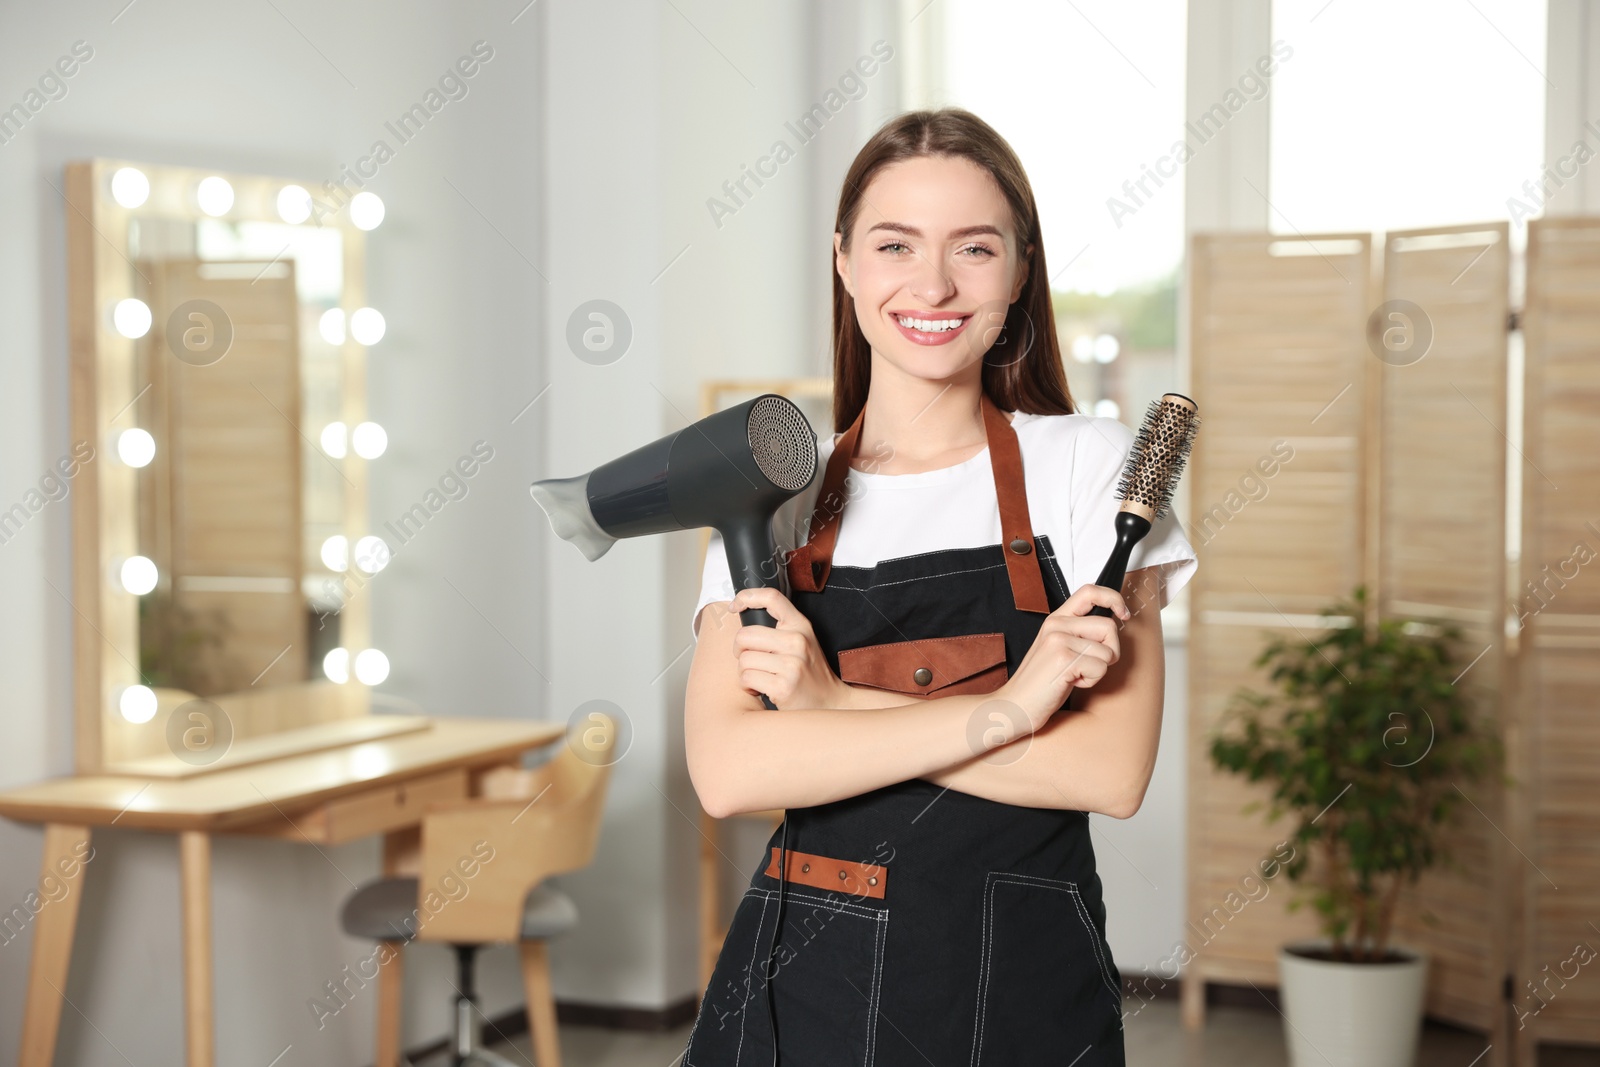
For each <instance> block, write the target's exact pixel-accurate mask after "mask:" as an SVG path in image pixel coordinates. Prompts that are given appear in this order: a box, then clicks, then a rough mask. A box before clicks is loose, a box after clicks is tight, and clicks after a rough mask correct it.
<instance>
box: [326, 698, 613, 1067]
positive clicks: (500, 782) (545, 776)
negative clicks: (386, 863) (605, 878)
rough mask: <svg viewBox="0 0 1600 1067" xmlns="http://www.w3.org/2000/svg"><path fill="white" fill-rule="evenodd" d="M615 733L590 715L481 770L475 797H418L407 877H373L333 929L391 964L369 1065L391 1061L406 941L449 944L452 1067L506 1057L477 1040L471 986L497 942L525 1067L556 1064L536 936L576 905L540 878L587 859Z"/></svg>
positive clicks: (571, 919) (388, 1066)
mask: <svg viewBox="0 0 1600 1067" xmlns="http://www.w3.org/2000/svg"><path fill="white" fill-rule="evenodd" d="M616 737H617V724H616V722H615V720H613V719H612V718H611V717H609V716H607V715H604V714H603V713H596V714H594V715H592V716H591V717H590V719H589V721H588V722H587V723H586V724H585V726H584V727H583V728H581V729H580V730H577V731H574V732H573V733H572V734H569V735H568V738H567V743H566V746H565V747H564V748H563V749H562V750H561V751H560V753H558V754H557V755H556V756H554V757H552V758H551V759H549V760H548V761H546V762H545V763H544V764H542V765H541V766H539V767H537V768H534V769H532V770H523V769H521V768H503V769H501V770H498V771H495V772H492V773H491V774H490V775H486V776H485V779H484V782H483V785H482V791H483V793H484V795H483V796H479V797H474V798H472V799H468V800H454V801H442V802H435V803H433V804H430V805H429V806H428V807H427V809H426V811H425V812H424V814H423V818H422V830H421V851H420V863H419V864H418V866H417V874H416V876H415V877H409V876H406V877H401V876H391V877H383V878H377V879H374V880H373V881H370V882H367V883H366V884H364V885H362V886H361V887H359V888H358V889H357V890H356V891H355V892H354V893H352V894H351V895H350V896H349V897H348V898H346V900H345V902H344V907H343V909H342V911H341V915H340V920H341V922H342V924H343V927H344V930H345V932H346V933H348V934H350V935H352V936H354V937H367V938H371V939H373V940H375V941H379V942H382V943H383V944H384V945H385V946H386V947H387V948H388V949H389V952H388V953H386V954H384V956H385V959H384V961H383V963H382V966H384V967H391V966H392V967H394V968H396V970H395V977H394V979H393V981H394V982H395V994H396V995H394V996H392V997H390V998H388V1000H387V1002H386V1003H385V1004H384V1005H383V1006H382V1007H380V1010H379V1019H378V1056H377V1067H397V1065H398V1061H399V1047H400V1019H399V999H400V998H399V996H398V985H399V982H400V975H401V974H403V973H404V972H403V970H401V969H400V964H401V949H402V947H403V946H404V945H405V943H407V942H409V941H413V940H421V941H435V942H444V943H448V944H450V945H451V946H452V947H453V948H454V949H455V953H456V966H457V978H456V982H455V1025H454V1033H453V1035H452V1038H451V1044H452V1057H453V1058H452V1060H451V1063H452V1064H453V1065H455V1067H467V1065H471V1067H478V1065H495V1067H499V1065H508V1067H509V1065H511V1064H512V1063H513V1061H510V1060H507V1059H505V1058H503V1057H501V1056H497V1055H495V1054H494V1053H492V1052H488V1051H486V1050H485V1049H483V1048H482V1047H481V1045H482V1020H483V1013H482V1011H481V1009H480V1008H479V1006H478V999H477V994H476V991H475V988H474V987H475V981H474V962H475V959H476V955H477V952H478V949H479V948H480V947H482V946H484V945H491V944H507V943H516V944H517V945H518V946H519V950H520V952H521V956H522V978H523V985H524V989H525V992H526V996H527V1011H528V1032H529V1036H530V1038H531V1044H532V1046H533V1052H534V1057H535V1064H536V1067H560V1065H561V1051H560V1044H559V1042H558V1040H557V1034H556V1011H555V1000H554V997H553V995H552V992H551V987H550V968H549V958H548V956H547V954H546V945H545V942H546V941H547V940H548V939H549V938H552V937H556V936H559V935H560V934H563V933H566V932H567V931H569V930H571V929H572V928H573V927H574V926H576V925H577V923H578V909H577V906H576V905H575V904H574V903H573V902H572V900H571V898H570V897H568V896H567V895H566V894H565V893H563V892H561V890H559V889H557V888H555V887H554V886H552V885H550V884H548V883H547V882H546V881H545V879H546V878H548V877H549V876H550V875H554V874H561V873H563V872H566V871H573V870H578V869H580V868H582V867H585V866H587V865H588V864H589V862H590V861H591V859H593V857H594V851H595V846H596V844H597V842H598V841H599V837H600V820H601V815H602V812H603V810H604V807H605V794H606V787H607V785H608V784H609V781H610V775H611V763H612V760H613V758H614V756H613V751H614V748H615V745H616ZM523 1067H525V1065H523Z"/></svg>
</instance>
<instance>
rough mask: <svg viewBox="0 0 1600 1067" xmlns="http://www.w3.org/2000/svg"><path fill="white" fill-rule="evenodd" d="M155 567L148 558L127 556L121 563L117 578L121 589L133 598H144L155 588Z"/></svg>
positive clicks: (153, 562)
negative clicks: (119, 580)
mask: <svg viewBox="0 0 1600 1067" xmlns="http://www.w3.org/2000/svg"><path fill="white" fill-rule="evenodd" d="M156 576H157V575H156V565H155V561H154V560H152V559H151V558H150V557H149V556H129V557H128V558H127V559H125V560H123V561H122V570H121V571H120V573H119V577H120V578H121V579H122V588H124V589H126V590H127V591H128V592H130V593H132V594H133V595H134V596H144V595H145V594H146V593H148V592H149V591H150V590H152V589H154V588H155V587H156Z"/></svg>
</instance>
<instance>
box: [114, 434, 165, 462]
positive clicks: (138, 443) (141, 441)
mask: <svg viewBox="0 0 1600 1067" xmlns="http://www.w3.org/2000/svg"><path fill="white" fill-rule="evenodd" d="M117 456H118V458H120V459H121V460H122V462H124V463H126V464H127V465H128V466H130V467H147V466H149V465H150V461H151V460H152V459H155V458H156V439H155V438H154V437H151V436H150V431H149V430H141V429H139V428H138V427H134V428H133V429H131V430H123V431H122V432H121V433H119V434H118V435H117Z"/></svg>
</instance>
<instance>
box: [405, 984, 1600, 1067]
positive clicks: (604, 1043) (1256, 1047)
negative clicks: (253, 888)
mask: <svg viewBox="0 0 1600 1067" xmlns="http://www.w3.org/2000/svg"><path fill="white" fill-rule="evenodd" d="M689 1025H690V1024H688V1023H685V1024H684V1025H683V1026H682V1027H681V1028H679V1029H677V1030H670V1031H666V1032H664V1033H656V1034H641V1033H631V1032H625V1031H618V1030H602V1029H598V1028H594V1027H585V1026H563V1027H562V1028H561V1057H562V1062H563V1067H678V1061H679V1057H680V1056H682V1055H683V1048H684V1045H685V1043H686V1042H687V1041H688V1040H689ZM494 1048H495V1051H497V1052H499V1053H500V1054H501V1055H503V1056H506V1057H508V1058H509V1059H510V1060H511V1061H512V1062H513V1063H525V1064H528V1065H529V1067H536V1065H535V1064H534V1063H533V1054H532V1053H531V1052H530V1051H529V1050H528V1043H527V1039H526V1038H519V1039H517V1040H515V1041H513V1042H511V1043H510V1044H501V1045H496V1046H494ZM1127 1050H1128V1063H1129V1064H1130V1065H1133V1067H1286V1065H1287V1063H1288V1057H1287V1054H1286V1053H1285V1051H1284V1043H1283V1018H1282V1016H1280V1015H1279V1014H1278V1013H1277V1011H1276V1010H1275V1009H1273V1008H1271V1007H1270V1006H1267V1007H1264V1008H1260V1009H1256V1008H1245V1007H1234V1006H1225V1005H1213V1006H1212V1007H1210V1008H1209V1009H1208V1010H1207V1018H1206V1027H1205V1029H1204V1030H1202V1031H1200V1032H1199V1033H1189V1032H1187V1031H1185V1030H1184V1029H1183V1026H1182V1024H1181V1023H1180V1022H1179V1020H1178V1002H1177V1001H1176V1000H1156V1001H1152V1002H1151V1003H1149V1004H1147V1005H1146V1006H1145V1007H1144V1008H1143V1010H1141V1011H1140V1012H1139V1014H1138V1015H1137V1016H1136V1017H1135V1018H1133V1019H1131V1020H1129V1022H1128V1038H1127ZM1484 1051H1485V1047H1484V1040H1483V1038H1482V1036H1481V1035H1478V1034H1475V1033H1471V1032H1469V1031H1466V1030H1458V1029H1455V1028H1453V1027H1448V1026H1443V1025H1437V1024H1433V1023H1429V1024H1428V1025H1427V1027H1426V1028H1425V1029H1424V1031H1423V1035H1422V1044H1421V1048H1420V1050H1419V1052H1418V1055H1417V1062H1416V1065H1415V1067H1475V1065H1479V1064H1480V1063H1481V1060H1480V1057H1482V1055H1483V1053H1484ZM435 1062H448V1061H447V1060H445V1059H442V1058H439V1057H435V1059H434V1060H431V1061H428V1062H426V1063H419V1064H417V1067H433V1065H434V1063H435ZM930 1067H939V1065H930ZM1538 1067H1600V1049H1582V1050H1577V1049H1549V1048H1547V1049H1546V1050H1544V1052H1543V1053H1542V1054H1541V1055H1540V1057H1539V1065H1538Z"/></svg>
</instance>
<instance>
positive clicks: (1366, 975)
mask: <svg viewBox="0 0 1600 1067" xmlns="http://www.w3.org/2000/svg"><path fill="white" fill-rule="evenodd" d="M1324 615H1325V616H1335V617H1338V616H1343V617H1345V618H1347V619H1349V620H1350V621H1349V623H1348V625H1345V626H1342V627H1336V628H1333V629H1330V630H1328V631H1326V632H1325V633H1324V634H1322V635H1319V636H1317V637H1316V638H1315V639H1305V638H1303V637H1302V638H1298V639H1295V640H1289V639H1287V638H1284V637H1276V638H1273V639H1271V640H1270V641H1269V642H1268V643H1267V645H1266V646H1265V647H1264V649H1263V650H1262V652H1261V654H1260V655H1259V656H1258V657H1257V658H1256V661H1255V665H1256V666H1257V667H1262V666H1267V665H1269V664H1270V665H1271V670H1270V672H1269V677H1270V679H1271V680H1272V681H1273V682H1275V683H1276V684H1277V689H1278V692H1277V693H1276V694H1275V695H1274V696H1266V695H1262V694H1260V693H1256V692H1253V691H1251V690H1249V689H1240V690H1239V691H1238V692H1237V693H1236V694H1235V695H1234V697H1233V701H1232V703H1231V704H1230V705H1229V707H1228V709H1227V711H1226V713H1225V715H1224V717H1223V719H1222V721H1221V722H1220V723H1219V725H1218V730H1217V732H1216V733H1214V734H1213V736H1212V738H1211V759H1212V762H1213V763H1214V764H1215V765H1216V766H1217V767H1218V768H1219V769H1221V770H1224V771H1227V772H1231V773H1235V774H1240V775H1244V776H1245V777H1246V778H1248V779H1249V780H1250V781H1252V782H1257V781H1265V782H1267V783H1269V784H1270V786H1271V789H1272V792H1271V797H1270V808H1269V814H1268V818H1269V820H1275V819H1277V818H1278V817H1279V816H1280V815H1282V814H1284V813H1285V812H1290V813H1292V814H1293V815H1294V817H1295V819H1296V820H1297V822H1298V825H1297V827H1296V828H1295V831H1294V834H1293V836H1292V837H1291V841H1293V842H1294V844H1295V855H1294V858H1293V859H1292V860H1290V861H1289V862H1287V863H1286V864H1285V865H1284V871H1285V873H1286V874H1288V876H1289V878H1290V880H1291V881H1293V882H1296V883H1300V884H1301V885H1302V894H1301V896H1300V898H1299V899H1296V900H1294V901H1293V902H1291V904H1290V905H1289V907H1290V909H1291V910H1293V909H1295V908H1298V907H1299V906H1301V905H1302V904H1304V903H1305V896H1306V895H1307V894H1306V893H1305V890H1306V889H1309V890H1310V892H1309V894H1308V895H1309V898H1310V900H1311V902H1312V904H1313V906H1314V907H1315V909H1316V911H1317V915H1318V920H1319V925H1320V927H1321V931H1322V933H1323V935H1324V937H1323V939H1322V940H1318V941H1309V942H1301V943H1295V944H1288V945H1284V946H1282V948H1281V949H1280V950H1279V954H1278V970H1279V983H1280V984H1279V989H1280V992H1281V999H1282V1001H1283V1010H1284V1017H1285V1021H1286V1025H1285V1036H1286V1038H1287V1040H1288V1044H1289V1062H1290V1064H1291V1067H1312V1065H1313V1064H1314V1065H1315V1067H1345V1065H1350V1067H1355V1065H1358V1064H1359V1065H1360V1067H1410V1065H1411V1063H1412V1061H1413V1058H1414V1057H1415V1054H1416V1047H1417V1039H1418V1036H1419V1034H1420V1032H1421V1028H1422V1003H1423V994H1424V992H1425V990H1426V987H1427V962H1428V961H1427V958H1426V956H1425V955H1424V954H1423V953H1422V952H1420V951H1418V950H1416V949H1414V948H1408V947H1406V946H1403V945H1395V944H1391V943H1390V931H1391V929H1392V927H1393V923H1394V915H1395V907H1396V904H1397V903H1398V901H1399V894H1400V889H1401V886H1402V885H1403V884H1404V883H1405V882H1407V881H1411V882H1415V881H1416V880H1417V878H1418V877H1419V876H1420V875H1421V874H1422V872H1423V871H1424V870H1426V869H1427V868H1429V867H1431V866H1433V865H1434V864H1436V863H1447V864H1449V865H1451V866H1453V867H1456V868H1457V869H1460V868H1459V865H1457V864H1455V863H1454V861H1453V860H1451V858H1450V857H1449V856H1448V855H1447V854H1446V852H1445V850H1444V848H1443V841H1442V838H1443V833H1444V831H1445V830H1446V829H1447V827H1448V825H1449V823H1450V821H1451V820H1452V818H1453V817H1454V815H1455V811H1456V808H1457V807H1458V804H1459V801H1460V800H1461V799H1462V797H1463V795H1464V794H1463V793H1462V792H1461V791H1460V790H1459V789H1458V788H1457V786H1458V785H1465V784H1467V783H1470V782H1472V781H1475V780H1478V779H1480V778H1482V777H1484V776H1485V775H1487V774H1491V773H1495V774H1498V773H1499V771H1498V769H1499V766H1500V764H1501V761H1502V760H1503V758H1504V750H1503V746H1502V744H1501V741H1500V737H1499V733H1498V729H1497V728H1496V727H1495V726H1494V725H1493V722H1492V720H1488V721H1484V720H1483V719H1482V718H1481V717H1480V716H1479V715H1477V714H1475V712H1474V708H1473V701H1472V699H1471V697H1470V696H1469V695H1468V694H1466V693H1465V692H1463V691H1462V688H1461V686H1459V685H1457V684H1456V682H1457V679H1458V677H1459V675H1460V674H1461V673H1462V669H1463V665H1462V664H1461V663H1459V662H1458V660H1459V657H1458V656H1457V654H1456V645H1457V643H1458V642H1459V641H1460V639H1461V633H1460V630H1459V628H1457V627H1456V626H1454V625H1453V624H1447V623H1438V622H1416V621H1404V620H1400V619H1370V618H1369V603H1368V598H1367V593H1366V589H1365V587H1363V586H1357V587H1356V589H1355V592H1354V595H1353V597H1351V598H1349V599H1346V600H1344V601H1341V602H1339V603H1336V604H1334V605H1332V606H1331V607H1329V608H1326V609H1324ZM1505 781H1509V779H1505ZM1262 803H1263V802H1261V801H1257V802H1254V803H1252V804H1250V805H1248V806H1247V807H1246V809H1245V810H1246V811H1250V810H1254V809H1259V808H1260V807H1261V806H1262ZM1425 917H1426V916H1425Z"/></svg>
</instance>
